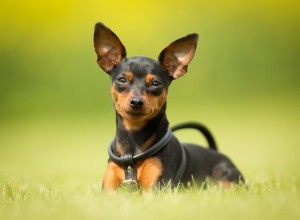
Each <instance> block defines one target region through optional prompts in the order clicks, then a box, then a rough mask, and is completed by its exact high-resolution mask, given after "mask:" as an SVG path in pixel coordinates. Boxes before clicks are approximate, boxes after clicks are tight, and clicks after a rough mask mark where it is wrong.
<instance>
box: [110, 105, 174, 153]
mask: <svg viewBox="0 0 300 220" xmlns="http://www.w3.org/2000/svg"><path fill="white" fill-rule="evenodd" d="M165 108H166V107H165V106H164V107H163V108H162V109H161V111H160V112H159V113H158V114H157V116H156V117H154V118H153V119H151V120H150V121H148V122H147V123H146V124H145V125H144V126H143V127H142V128H140V129H138V130H128V129H126V128H125V126H124V120H123V118H122V117H121V116H120V115H119V114H118V113H117V131H116V137H115V147H114V148H115V149H114V150H115V152H116V153H117V154H119V155H120V156H121V155H124V154H137V153H141V152H143V151H144V150H145V149H147V148H148V147H149V146H151V145H153V144H154V143H156V142H157V141H159V140H160V139H161V138H162V137H163V136H164V135H165V133H166V132H167V130H168V127H169V122H168V120H167V117H166V113H165Z"/></svg>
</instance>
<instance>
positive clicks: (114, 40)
mask: <svg viewBox="0 0 300 220" xmlns="http://www.w3.org/2000/svg"><path fill="white" fill-rule="evenodd" d="M94 47H95V51H96V54H97V63H98V65H99V66H100V67H101V68H102V69H103V70H104V71H105V72H107V73H109V72H110V71H111V70H112V68H113V67H114V66H116V65H117V64H118V63H120V62H121V61H122V59H123V58H125V57H126V49H125V47H124V45H123V44H122V42H121V41H120V40H119V38H118V37H117V35H116V34H115V33H114V32H112V31H111V30H110V29H109V28H108V27H106V26H105V25H104V24H102V23H97V24H96V25H95V31H94Z"/></svg>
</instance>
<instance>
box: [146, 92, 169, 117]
mask: <svg viewBox="0 0 300 220" xmlns="http://www.w3.org/2000/svg"><path fill="white" fill-rule="evenodd" d="M166 96H167V91H166V90H165V89H164V90H163V91H162V93H161V94H160V95H159V96H153V95H150V94H144V97H145V103H147V106H146V108H147V112H148V117H149V119H151V118H153V117H155V116H156V115H157V114H158V113H159V111H160V109H161V108H162V106H163V104H164V103H165V101H166Z"/></svg>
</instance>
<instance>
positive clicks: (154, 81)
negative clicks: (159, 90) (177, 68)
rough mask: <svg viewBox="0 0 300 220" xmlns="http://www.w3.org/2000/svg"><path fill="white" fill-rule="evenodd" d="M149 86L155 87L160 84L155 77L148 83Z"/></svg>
mask: <svg viewBox="0 0 300 220" xmlns="http://www.w3.org/2000/svg"><path fill="white" fill-rule="evenodd" d="M150 85H151V86H154V87H157V86H160V85H161V82H160V81H159V80H157V79H154V80H153V81H152V82H151V83H150Z"/></svg>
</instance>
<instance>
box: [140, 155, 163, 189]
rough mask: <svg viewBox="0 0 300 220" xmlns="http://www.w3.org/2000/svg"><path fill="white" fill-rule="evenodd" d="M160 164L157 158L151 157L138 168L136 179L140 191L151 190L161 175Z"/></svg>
mask: <svg viewBox="0 0 300 220" xmlns="http://www.w3.org/2000/svg"><path fill="white" fill-rule="evenodd" d="M162 171H163V170H162V163H161V161H160V159H159V158H157V157H151V158H149V159H147V160H145V161H144V162H142V163H141V164H140V165H139V166H138V170H137V178H138V182H139V184H140V187H141V189H142V191H148V190H150V189H151V188H153V187H154V186H155V185H156V184H157V182H158V179H159V177H160V176H161V175H162Z"/></svg>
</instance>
